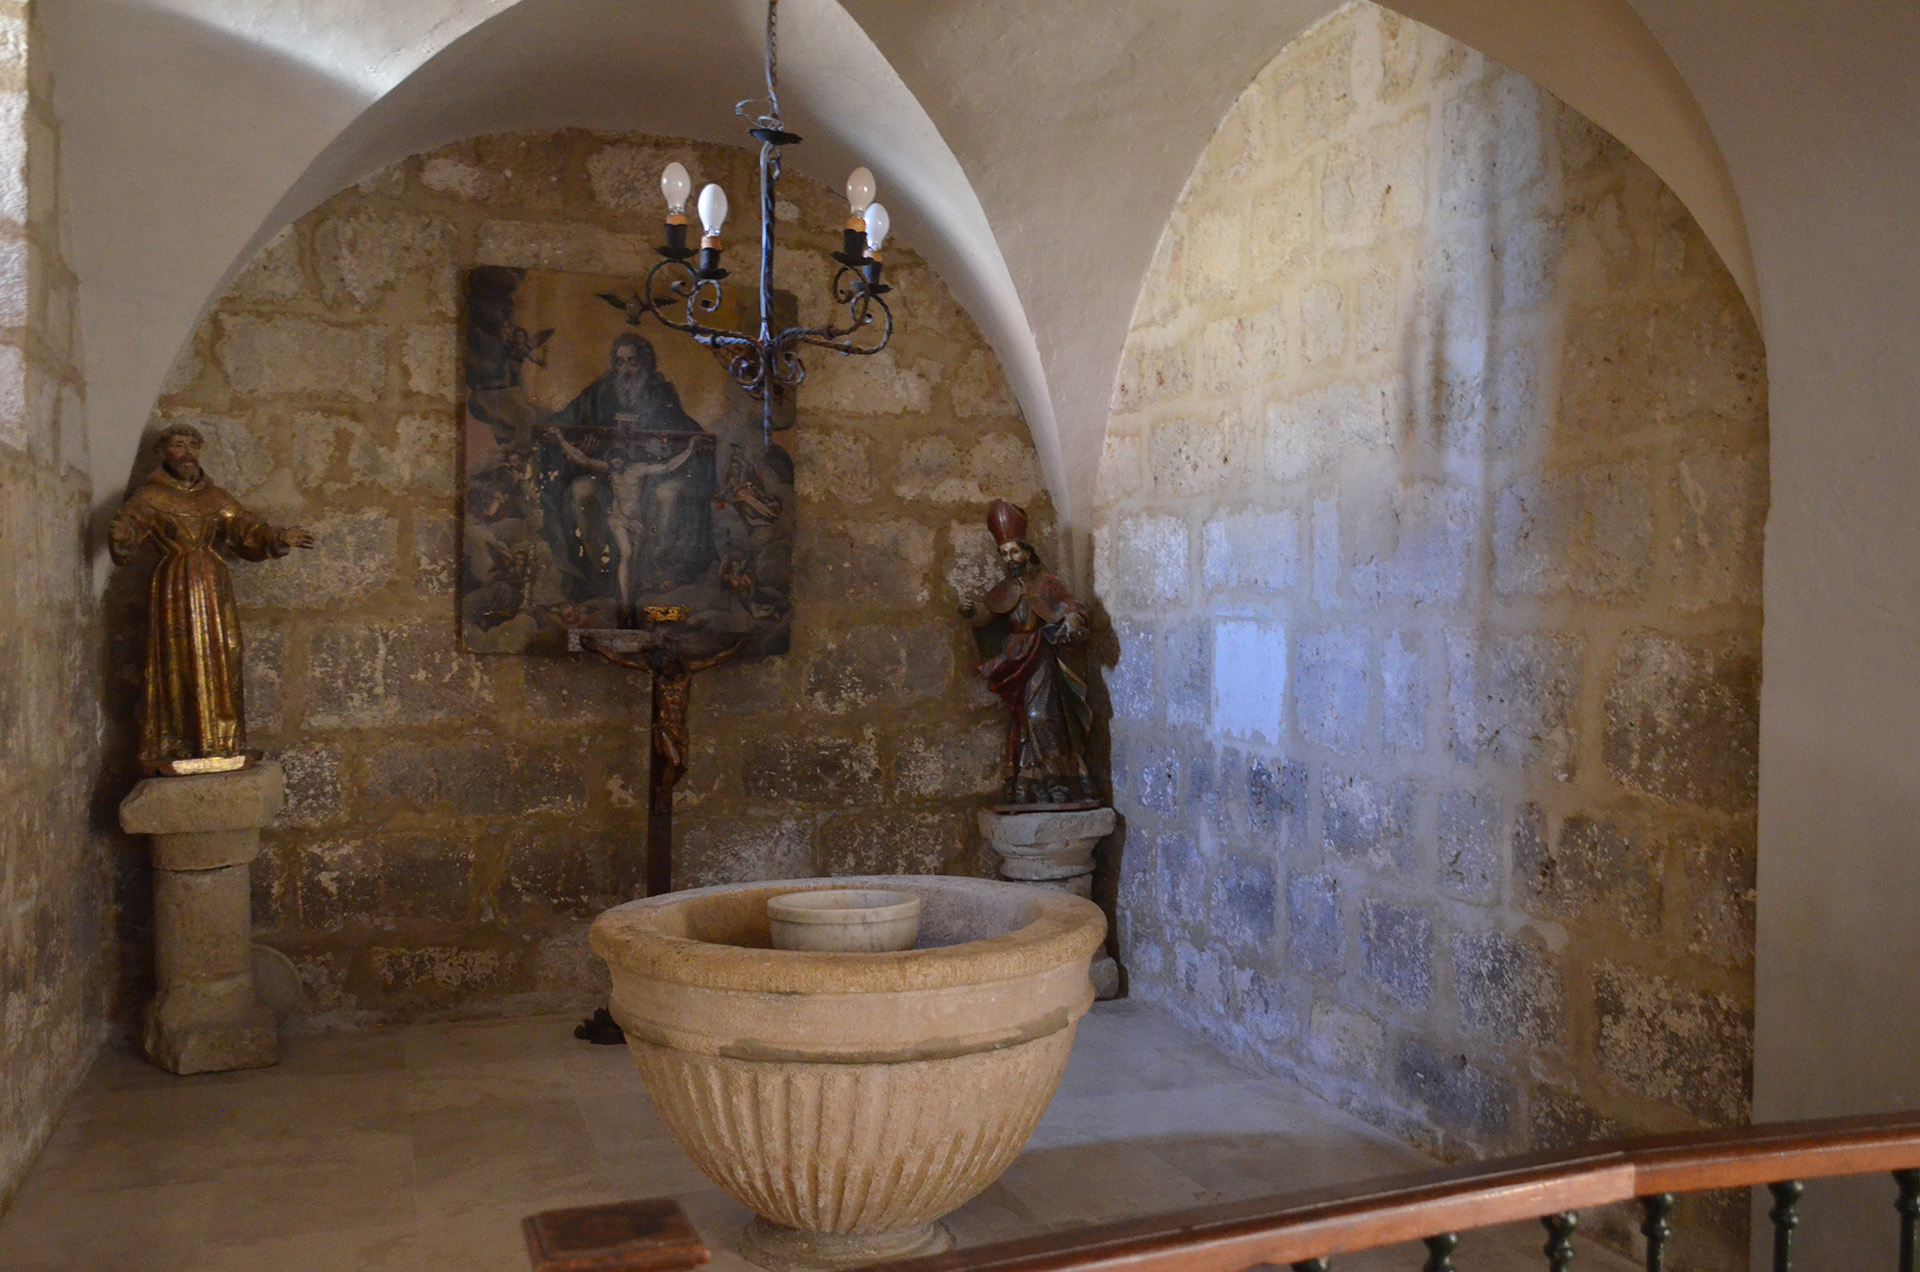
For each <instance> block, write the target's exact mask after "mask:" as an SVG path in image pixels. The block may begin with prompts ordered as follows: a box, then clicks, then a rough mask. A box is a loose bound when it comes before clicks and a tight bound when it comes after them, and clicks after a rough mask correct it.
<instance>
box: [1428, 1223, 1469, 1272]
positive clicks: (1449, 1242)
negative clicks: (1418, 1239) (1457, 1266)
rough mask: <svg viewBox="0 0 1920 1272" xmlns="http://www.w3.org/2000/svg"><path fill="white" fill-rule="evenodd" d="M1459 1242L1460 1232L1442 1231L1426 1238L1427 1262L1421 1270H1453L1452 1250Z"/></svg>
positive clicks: (1436, 1271)
mask: <svg viewBox="0 0 1920 1272" xmlns="http://www.w3.org/2000/svg"><path fill="white" fill-rule="evenodd" d="M1459 1244H1460V1234H1459V1233H1457V1232H1443V1233H1441V1234H1440V1235H1439V1236H1437V1237H1428V1238H1426V1247H1427V1264H1426V1267H1424V1268H1423V1269H1421V1272H1454V1267H1453V1252H1454V1249H1455V1248H1456V1247H1457V1246H1458V1245H1459Z"/></svg>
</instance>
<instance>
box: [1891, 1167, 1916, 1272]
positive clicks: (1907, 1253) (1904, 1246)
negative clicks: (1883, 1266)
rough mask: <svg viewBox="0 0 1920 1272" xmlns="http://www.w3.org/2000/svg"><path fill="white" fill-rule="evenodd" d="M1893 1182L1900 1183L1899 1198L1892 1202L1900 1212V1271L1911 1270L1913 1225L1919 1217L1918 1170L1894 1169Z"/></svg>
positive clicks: (1907, 1271)
mask: <svg viewBox="0 0 1920 1272" xmlns="http://www.w3.org/2000/svg"><path fill="white" fill-rule="evenodd" d="M1893 1182H1894V1183H1896V1184H1898V1185H1900V1199H1899V1200H1898V1201H1896V1202H1894V1203H1893V1208H1894V1209H1895V1210H1898V1211H1899V1212H1900V1272H1913V1226H1914V1221H1915V1220H1916V1219H1920V1170H1896V1171H1894V1172H1893Z"/></svg>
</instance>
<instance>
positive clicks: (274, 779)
mask: <svg viewBox="0 0 1920 1272" xmlns="http://www.w3.org/2000/svg"><path fill="white" fill-rule="evenodd" d="M286 802H287V775H286V773H284V772H283V771H282V770H281V768H280V766H279V765H278V764H275V763H274V762H273V761H272V760H262V761H261V762H260V763H258V764H255V765H254V766H253V767H251V768H244V769H241V770H240V771H239V772H237V773H200V774H195V775H193V776H191V777H150V778H148V779H146V780H145V781H144V782H141V783H140V785H138V786H136V787H134V788H133V793H132V794H130V795H128V796H127V797H126V798H125V799H123V800H121V801H120V828H121V829H122V830H124V831H126V832H127V833H128V834H130V835H179V834H198V833H205V832H208V831H219V830H259V829H260V828H261V827H262V826H265V825H266V824H267V823H268V822H270V821H272V820H273V819H274V818H275V817H277V816H279V814H280V809H281V807H282V806H283V805H284V804H285V803H286Z"/></svg>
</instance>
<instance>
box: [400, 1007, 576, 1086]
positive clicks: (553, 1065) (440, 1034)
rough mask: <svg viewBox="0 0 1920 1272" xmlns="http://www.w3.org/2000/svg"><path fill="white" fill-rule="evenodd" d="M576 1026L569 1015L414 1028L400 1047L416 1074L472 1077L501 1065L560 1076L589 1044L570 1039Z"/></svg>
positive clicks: (441, 1024)
mask: <svg viewBox="0 0 1920 1272" xmlns="http://www.w3.org/2000/svg"><path fill="white" fill-rule="evenodd" d="M576 1023H578V1022H577V1021H575V1020H574V1019H573V1018H572V1017H571V1016H527V1017H523V1018H521V1019H518V1020H463V1021H448V1022H442V1023H433V1024H423V1025H412V1026H409V1027H408V1028H407V1029H406V1030H405V1031H404V1037H403V1039H402V1043H401V1045H402V1048H403V1054H404V1056H405V1059H406V1066H407V1069H408V1071H409V1072H412V1073H415V1074H422V1075H425V1074H435V1073H462V1074H471V1073H475V1072H478V1071H481V1070H484V1069H488V1068H492V1067H496V1066H502V1065H504V1066H506V1067H507V1068H509V1069H512V1070H515V1071H525V1070H543V1071H564V1069H565V1067H566V1063H567V1060H568V1058H569V1057H568V1055H567V1052H568V1051H569V1050H571V1049H573V1048H579V1049H581V1050H583V1051H584V1050H585V1049H586V1048H587V1047H588V1046H590V1045H591V1044H589V1043H584V1042H581V1041H580V1040H579V1039H577V1038H575V1037H574V1036H573V1027H574V1025H575V1024H576ZM562 1044H564V1046H563V1045H562ZM607 1050H609V1051H610V1050H612V1048H610V1047H609V1048H607Z"/></svg>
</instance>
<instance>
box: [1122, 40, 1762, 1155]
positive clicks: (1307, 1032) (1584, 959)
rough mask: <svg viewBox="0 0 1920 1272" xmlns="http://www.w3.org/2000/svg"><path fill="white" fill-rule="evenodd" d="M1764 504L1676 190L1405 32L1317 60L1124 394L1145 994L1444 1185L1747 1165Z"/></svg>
mask: <svg viewBox="0 0 1920 1272" xmlns="http://www.w3.org/2000/svg"><path fill="white" fill-rule="evenodd" d="M1766 481H1767V431H1766V387H1765V375H1764V365H1763V356H1762V350H1761V344H1760V340H1759V337H1758V335H1757V334H1756V331H1755V328H1754V325H1753V322H1752V320H1751V318H1750V316H1749V315H1748V313H1747V311H1746V309H1745V308H1744V306H1743V304H1742V302H1741V300H1740V298H1739V295H1738V293H1737V292H1736V290H1735V288H1734V285H1733V282H1732V280H1731V279H1730V278H1729V276H1728V275H1727V273H1726V271H1725V270H1724V269H1723V268H1722V267H1721V266H1720V264H1719V262H1718V261H1717V259H1716V258H1715V257H1714V255H1713V253H1712V251H1711V250H1710V249H1709V248H1708V246H1707V244H1706V241H1705V239H1704V238H1703V237H1702V236H1701V234H1700V232H1699V230H1698V228H1697V227H1696V226H1694V224H1693V223H1692V221H1691V220H1690V218H1689V217H1688V216H1687V213H1686V211H1685V209H1684V208H1682V207H1681V206H1680V204H1679V203H1678V202H1677V201H1676V200H1675V198H1674V197H1673V195H1672V194H1671V193H1670V192H1669V191H1667V190H1666V189H1665V188H1664V187H1663V186H1662V185H1661V183H1660V182H1659V181H1658V180H1657V179H1656V178H1655V177H1654V176H1653V174H1652V173H1651V172H1650V171H1649V170H1648V169H1647V168H1646V167H1645V166H1644V165H1642V164H1641V163H1640V162H1639V161H1637V160H1636V159H1635V158H1634V157H1633V156H1632V155H1630V154H1629V153H1627V152H1626V151H1625V150H1624V149H1623V148H1622V147H1621V146H1620V145H1618V144H1617V143H1616V142H1614V141H1613V140H1612V139H1610V138H1609V137H1607V136H1605V135H1604V134H1602V133H1601V132H1599V131H1598V130H1597V129H1596V128H1594V127H1593V126H1592V125H1590V124H1589V123H1587V122H1586V121H1584V120H1583V119H1581V118H1579V117H1578V116H1576V115H1575V114H1574V113H1573V112H1572V111H1570V110H1568V109H1567V108H1566V107H1564V106H1562V105H1561V104H1560V103H1559V102H1557V101H1556V100H1555V99H1553V98H1552V97H1550V96H1549V95H1548V94H1546V93H1544V92H1542V91H1541V90H1539V89H1537V88H1535V87H1534V86H1533V85H1531V84H1530V83H1528V82H1527V81H1526V80H1524V79H1522V78H1520V77H1519V76H1517V75H1514V74H1512V73H1511V72H1508V71H1506V70H1504V69H1502V68H1499V67H1497V66H1494V65H1491V64H1489V63H1487V62H1486V61H1484V60H1483V59H1481V58H1480V57H1479V56H1478V55H1476V54H1474V53H1473V52H1471V51H1470V50H1468V49H1466V48H1464V47H1462V46H1459V45H1456V44H1453V43H1451V42H1449V41H1448V40H1446V39H1445V38H1443V37H1441V36H1439V35H1438V34H1437V33H1434V32H1432V31H1429V30H1427V29H1425V28H1422V27H1420V26H1418V25H1416V24H1414V23H1412V22H1408V21H1404V20H1401V19H1399V18H1397V17H1395V16H1392V15H1389V14H1388V13H1386V12H1385V11H1384V10H1381V9H1379V8H1377V7H1374V6H1372V5H1370V4H1365V3H1360V4H1355V5H1351V6H1349V7H1347V8H1344V9H1342V10H1340V11H1338V12H1337V13H1335V14H1333V15H1331V16H1330V17H1329V18H1328V19H1326V20H1325V21H1324V22H1322V23H1321V24H1319V25H1318V26H1316V27H1315V28H1314V29H1312V30H1311V31H1310V32H1309V33H1307V34H1306V35H1304V36H1303V37H1302V38H1301V39H1300V40H1299V41H1297V42H1296V43H1295V44H1294V45H1292V46H1290V47H1289V48H1288V49H1287V50H1286V51H1285V52H1284V53H1282V54H1281V55H1280V56H1279V57H1278V58H1277V59H1276V60H1275V61H1274V62H1273V63H1272V64H1271V65H1269V66H1268V67H1267V68H1266V69H1265V70H1264V71H1263V72H1262V73H1261V74H1260V75H1259V77H1258V78H1257V79H1256V80H1255V82H1254V83H1253V84H1252V86H1251V87H1250V88H1249V89H1248V90H1247V91H1246V93H1245V94H1244V95H1243V96H1242V97H1241V98H1240V100H1239V101H1238V103H1237V104H1236V105H1235V106H1234V108H1233V109H1232V111H1231V112H1230V113H1229V114H1228V116H1227V117H1226V119H1225V120H1224V121H1223V123H1222V124H1221V126H1220V129H1219V131H1218V133H1217V135H1216V136H1215V138H1214V139H1213V141H1212V142H1211V143H1210V145H1209V146H1208V148H1207V150H1206V151H1205V153H1204V154H1203V156H1202V158H1201V159H1200V161H1199V164H1198V165H1197V167H1196V169H1195V171H1194V173H1193V175H1192V177H1191V179H1190V181H1189V183H1188V186H1187V188H1186V190H1185V192H1184V193H1183V194H1182V196H1181V199H1180V201H1179V204H1178V206H1177V208H1176V210H1175V212H1174V214H1173V216H1172V219H1171V221H1170V223H1169V225H1168V227H1167V230H1166V232H1165V235H1164V237H1163V239H1162V241H1161V244H1160V247H1159V252H1158V256H1157V259H1156V261H1155V263H1154V265H1153V267H1152V269H1151V271H1150V273H1149V276H1148V278H1147V281H1146V283H1145V286H1144V289H1143V292H1142V294H1141V297H1140V300H1139V303H1138V308H1137V311H1136V314H1135V319H1134V324H1133V329H1132V331H1131V334H1130V336H1129V338H1128V342H1127V346H1126V352H1125V356H1124V360H1123V363H1122V367H1121V371H1120V374H1119V378H1118V382H1117V384H1116V386H1115V389H1114V396H1113V405H1112V417H1111V422H1110V426H1109V434H1108V438H1107V443H1106V451H1105V456H1104V460H1103V466H1102V470H1101V494H1100V499H1099V507H1098V512H1097V518H1096V520H1097V525H1096V530H1095V571H1096V576H1097V590H1098V592H1099V594H1100V596H1101V598H1102V600H1103V602H1104V603H1105V605H1106V606H1107V608H1108V610H1109V611H1110V612H1111V613H1112V614H1113V616H1114V619H1115V627H1116V632H1117V634H1118V637H1119V642H1118V644H1119V653H1118V661H1117V663H1116V665H1115V666H1114V667H1113V668H1112V670H1111V672H1110V674H1109V686H1110V691H1111V698H1112V704H1113V769H1114V778H1115V784H1116V787H1117V789H1118V804H1119V807H1120V809H1121V811H1122V812H1123V813H1124V814H1125V817H1126V828H1125V835H1124V843H1123V845H1122V849H1121V859H1120V869H1119V873H1120V884H1119V886H1120V906H1121V916H1120V918H1121V941H1122V949H1123V955H1124V961H1125V962H1126V963H1127V966H1128V968H1129V972H1130V976H1131V985H1132V990H1133V992H1135V993H1138V994H1142V995H1144V996H1147V997H1150V998H1153V999H1155V1000H1157V1001H1161V1002H1164V1003H1165V1004H1167V1005H1168V1006H1169V1007H1171V1008H1172V1009H1173V1010H1175V1011H1177V1012H1181V1013H1183V1014H1185V1015H1186V1016H1187V1017H1188V1018H1190V1019H1191V1020H1193V1021H1194V1022H1195V1023H1197V1024H1200V1025H1201V1026H1203V1027H1205V1028H1206V1029H1208V1030H1209V1031H1210V1032H1212V1033H1213V1034H1214V1035H1215V1036H1217V1037H1219V1038H1220V1039H1222V1040H1223V1041H1225V1042H1226V1043H1228V1044H1229V1045H1231V1046H1233V1047H1235V1048H1238V1049H1240V1050H1241V1051H1243V1052H1244V1053H1247V1054H1249V1055H1254V1056H1258V1057H1260V1058H1261V1059H1263V1060H1265V1061H1266V1062H1268V1063H1270V1064H1272V1065H1275V1066H1277V1067H1279V1068H1281V1069H1283V1070H1285V1071H1287V1072H1290V1073H1293V1074H1296V1075H1298V1076H1299V1077H1300V1078H1301V1080H1302V1081H1304V1082H1306V1083H1307V1084H1308V1085H1310V1086H1312V1087H1313V1088H1314V1089H1316V1090H1318V1091H1321V1092H1323V1093H1324V1094H1326V1095H1327V1096H1329V1097H1330V1098H1333V1099H1335V1100H1337V1101H1339V1102H1340V1103H1342V1104H1345V1105H1347V1106H1348V1107H1350V1108H1353V1109H1355V1110H1356V1111H1358V1112H1360V1113H1361V1114H1363V1115H1364V1116H1366V1117H1368V1118H1370V1119H1372V1120H1374V1121H1375V1122H1377V1123H1379V1124H1380V1125H1382V1126H1385V1127H1388V1128H1390V1129H1391V1130H1393V1131H1394V1132H1396V1133H1398V1134H1400V1135H1402V1136H1404V1137H1406V1138H1408V1139H1409V1140H1411V1141H1413V1142H1415V1143H1417V1144H1420V1145H1422V1146H1424V1147H1427V1148H1430V1149H1432V1150H1434V1151H1436V1152H1438V1153H1440V1154H1441V1155H1444V1156H1447V1157H1457V1156H1467V1155H1475V1154H1482V1153H1488V1152H1494V1151H1500V1150H1515V1149H1524V1148H1529V1147H1549V1146H1559V1145H1564V1144H1568V1143H1572V1142H1578V1141H1581V1140H1583V1139H1586V1138H1588V1137H1591V1136H1593V1135H1596V1134H1604V1133H1608V1132H1614V1131H1627V1130H1640V1129H1656V1128H1658V1129H1669V1128H1673V1129H1677V1128H1683V1127H1689V1126H1697V1125H1702V1124H1719V1123H1728V1122H1738V1121H1742V1120H1744V1119H1745V1118H1746V1117H1747V1116H1748V1109H1749V1085H1750V1069H1751V1049H1752V1023H1751V1021H1752V995H1753V989H1752V985H1753V982H1752V975H1753V973H1752V959H1753V885H1754V834H1755V828H1754V800H1755V784H1756V772H1755V746H1756V722H1757V714H1758V698H1759V685H1758V675H1759V670H1758V669H1759V662H1758V655H1759V644H1758V642H1759V637H1760V608H1759V605H1760V589H1759V585H1760V554H1761V546H1762V533H1763V526H1764V520H1765V513H1766Z"/></svg>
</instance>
